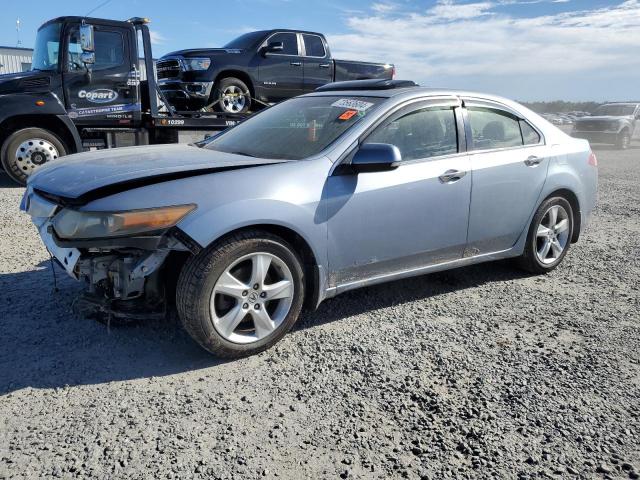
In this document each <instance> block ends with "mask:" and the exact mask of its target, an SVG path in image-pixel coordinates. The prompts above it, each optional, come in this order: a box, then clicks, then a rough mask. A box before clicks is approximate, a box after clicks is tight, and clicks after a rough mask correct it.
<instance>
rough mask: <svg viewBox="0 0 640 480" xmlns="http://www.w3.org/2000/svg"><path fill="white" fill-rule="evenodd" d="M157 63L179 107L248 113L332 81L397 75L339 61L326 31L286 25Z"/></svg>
mask: <svg viewBox="0 0 640 480" xmlns="http://www.w3.org/2000/svg"><path fill="white" fill-rule="evenodd" d="M156 68H157V73H158V84H159V86H160V89H161V90H162V92H163V93H164V95H165V97H166V98H167V100H168V101H169V103H171V104H172V105H173V106H174V107H175V108H176V109H178V110H201V109H203V108H206V109H208V108H213V109H215V110H218V111H222V112H225V113H245V112H247V111H249V109H250V108H251V106H252V103H254V104H255V103H258V104H269V103H275V102H279V101H281V100H285V99H287V98H291V97H295V96H297V95H301V94H303V93H308V92H311V91H313V90H315V89H316V88H318V87H320V86H322V85H324V84H326V83H330V82H335V81H341V80H365V79H383V80H390V79H392V78H393V76H394V74H395V71H394V67H393V65H390V64H384V63H370V62H355V61H347V60H334V59H333V58H332V57H331V51H330V50H329V45H328V44H327V40H326V39H325V37H324V35H322V34H320V33H315V32H304V31H294V30H284V29H277V30H262V31H258V32H250V33H246V34H244V35H242V36H240V37H238V38H236V39H235V40H233V41H231V42H229V43H228V44H227V45H225V46H224V47H223V48H207V49H195V50H180V51H177V52H172V53H169V54H168V55H165V56H164V57H162V58H161V59H160V60H158V62H157V64H156ZM254 106H255V105H254Z"/></svg>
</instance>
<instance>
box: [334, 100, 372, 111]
mask: <svg viewBox="0 0 640 480" xmlns="http://www.w3.org/2000/svg"><path fill="white" fill-rule="evenodd" d="M331 106H332V107H339V108H348V109H350V110H357V111H359V112H364V111H365V110H367V109H368V108H369V107H372V106H373V103H370V102H363V101H362V100H354V99H352V98H341V99H340V100H337V101H335V102H333V103H332V104H331Z"/></svg>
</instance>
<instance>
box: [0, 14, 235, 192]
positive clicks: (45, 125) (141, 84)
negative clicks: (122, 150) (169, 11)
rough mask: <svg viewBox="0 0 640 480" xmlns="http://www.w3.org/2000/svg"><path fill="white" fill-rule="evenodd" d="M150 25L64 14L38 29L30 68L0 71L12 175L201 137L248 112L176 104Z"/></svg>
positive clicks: (0, 106) (0, 137) (3, 156)
mask: <svg viewBox="0 0 640 480" xmlns="http://www.w3.org/2000/svg"><path fill="white" fill-rule="evenodd" d="M147 24H148V20H147V19H144V18H132V19H130V20H127V21H116V20H104V19H99V18H85V17H59V18H55V19H53V20H50V21H48V22H46V23H44V24H43V25H42V26H41V27H40V28H39V29H38V34H37V36H36V44H35V48H34V52H33V60H32V70H31V71H28V72H22V73H16V74H8V75H0V160H1V162H2V167H3V168H4V170H5V171H6V172H7V174H8V175H9V176H10V177H11V178H12V179H13V180H15V181H16V182H18V183H20V184H24V183H26V180H27V178H28V176H29V175H30V174H31V173H32V172H33V171H34V170H35V169H36V168H37V167H38V166H40V165H42V164H43V163H46V162H48V161H51V160H55V159H56V158H58V157H61V156H63V155H67V154H71V153H76V152H82V151H86V150H90V149H102V148H113V147H121V146H134V145H147V144H161V143H177V142H193V141H198V140H202V139H204V138H205V137H206V136H207V135H209V134H212V133H215V132H217V131H220V130H223V129H225V128H227V127H230V126H233V125H235V124H237V123H238V122H239V121H241V120H242V119H243V118H245V117H246V114H235V115H234V114H228V113H206V112H180V111H176V110H175V108H173V107H171V106H170V104H169V103H168V102H167V100H166V98H165V97H164V95H163V93H162V91H161V90H160V89H159V88H158V86H157V83H156V76H155V72H154V62H153V55H152V52H151V39H150V35H149V28H148V26H147Z"/></svg>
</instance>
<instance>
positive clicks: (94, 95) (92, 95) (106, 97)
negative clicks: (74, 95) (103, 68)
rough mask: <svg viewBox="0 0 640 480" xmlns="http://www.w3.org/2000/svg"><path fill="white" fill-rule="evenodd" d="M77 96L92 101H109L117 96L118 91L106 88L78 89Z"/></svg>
mask: <svg viewBox="0 0 640 480" xmlns="http://www.w3.org/2000/svg"><path fill="white" fill-rule="evenodd" d="M78 97H79V98H86V99H87V100H89V101H90V102H92V103H109V102H113V101H114V100H115V99H116V98H118V93H117V92H114V91H113V90H109V89H108V88H99V89H97V90H91V91H88V92H87V91H86V90H80V91H79V92H78Z"/></svg>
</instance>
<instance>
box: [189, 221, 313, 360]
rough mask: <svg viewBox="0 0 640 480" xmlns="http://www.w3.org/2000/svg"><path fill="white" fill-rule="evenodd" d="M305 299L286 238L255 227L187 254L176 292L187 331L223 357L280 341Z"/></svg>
mask: <svg viewBox="0 0 640 480" xmlns="http://www.w3.org/2000/svg"><path fill="white" fill-rule="evenodd" d="M303 299H304V274H303V270H302V264H301V262H300V260H299V258H298V256H297V255H296V253H295V252H294V251H293V250H292V249H291V247H290V246H289V245H288V244H287V243H286V242H285V241H284V240H282V239H280V238H279V237H276V236H274V235H271V234H270V233H267V232H262V231H258V230H256V231H248V232H242V233H239V234H236V235H232V236H230V237H228V238H226V239H224V240H223V241H221V242H219V243H217V244H215V245H213V246H212V247H210V248H208V249H207V250H204V251H203V252H201V253H200V254H198V255H197V256H195V257H193V258H192V259H190V260H189V261H188V262H187V264H186V265H185V267H184V268H183V270H182V272H181V273H180V277H179V279H178V287H177V291H176V305H177V308H178V314H179V316H180V319H181V321H182V325H183V326H184V328H185V329H186V330H187V332H188V333H189V335H191V337H192V338H193V339H194V340H195V341H196V342H198V343H199V344H200V345H201V346H202V347H203V348H204V349H206V350H208V351H209V352H211V353H213V354H215V355H217V356H220V357H227V358H235V357H241V356H245V355H251V354H254V353H257V352H260V351H262V350H265V349H267V348H269V347H271V346H272V345H274V344H275V343H276V342H278V341H279V340H280V339H281V338H282V337H283V336H284V335H285V334H286V333H287V331H289V330H290V329H291V327H292V326H293V325H294V323H295V322H296V320H297V319H298V316H299V314H300V311H301V309H302V304H303Z"/></svg>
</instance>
